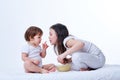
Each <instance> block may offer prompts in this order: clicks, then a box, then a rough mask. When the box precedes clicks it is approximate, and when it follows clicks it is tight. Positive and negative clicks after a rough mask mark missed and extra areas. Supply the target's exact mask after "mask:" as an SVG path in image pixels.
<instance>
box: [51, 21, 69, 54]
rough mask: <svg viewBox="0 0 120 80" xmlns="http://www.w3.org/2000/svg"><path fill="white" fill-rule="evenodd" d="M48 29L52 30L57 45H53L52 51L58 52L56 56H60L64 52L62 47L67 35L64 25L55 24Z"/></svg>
mask: <svg viewBox="0 0 120 80" xmlns="http://www.w3.org/2000/svg"><path fill="white" fill-rule="evenodd" d="M50 28H52V29H54V30H55V32H56V35H57V44H56V45H54V51H55V53H57V51H56V49H55V48H57V50H58V54H59V55H60V54H62V53H63V52H65V51H66V48H65V47H64V44H63V40H64V39H65V38H66V37H67V36H68V35H69V32H68V29H67V27H66V26H65V25H63V24H60V23H57V24H54V25H52V26H51V27H50Z"/></svg>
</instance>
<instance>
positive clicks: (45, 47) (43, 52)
mask: <svg viewBox="0 0 120 80" xmlns="http://www.w3.org/2000/svg"><path fill="white" fill-rule="evenodd" d="M42 48H43V49H42V52H41V53H40V56H41V57H42V58H44V57H45V56H46V49H47V48H48V45H47V44H46V42H44V43H43V44H42Z"/></svg>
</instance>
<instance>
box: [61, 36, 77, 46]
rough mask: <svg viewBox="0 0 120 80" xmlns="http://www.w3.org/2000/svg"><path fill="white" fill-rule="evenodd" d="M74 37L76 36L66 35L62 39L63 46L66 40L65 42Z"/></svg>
mask: <svg viewBox="0 0 120 80" xmlns="http://www.w3.org/2000/svg"><path fill="white" fill-rule="evenodd" d="M75 38H76V37H75V36H73V35H69V36H67V37H66V38H65V39H64V41H63V44H64V46H65V44H66V42H67V41H68V40H70V39H75Z"/></svg>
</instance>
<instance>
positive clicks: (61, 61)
mask: <svg viewBox="0 0 120 80" xmlns="http://www.w3.org/2000/svg"><path fill="white" fill-rule="evenodd" d="M65 58H66V56H65V55H64V54H61V55H58V57H57V60H58V62H60V63H61V64H65V61H64V59H65Z"/></svg>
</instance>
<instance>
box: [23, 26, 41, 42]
mask: <svg viewBox="0 0 120 80" xmlns="http://www.w3.org/2000/svg"><path fill="white" fill-rule="evenodd" d="M37 34H39V35H42V34H43V31H42V29H40V28H39V27H36V26H30V27H29V28H28V29H27V30H26V32H25V34H24V37H25V40H26V41H30V38H34V36H35V35H37Z"/></svg>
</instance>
